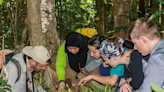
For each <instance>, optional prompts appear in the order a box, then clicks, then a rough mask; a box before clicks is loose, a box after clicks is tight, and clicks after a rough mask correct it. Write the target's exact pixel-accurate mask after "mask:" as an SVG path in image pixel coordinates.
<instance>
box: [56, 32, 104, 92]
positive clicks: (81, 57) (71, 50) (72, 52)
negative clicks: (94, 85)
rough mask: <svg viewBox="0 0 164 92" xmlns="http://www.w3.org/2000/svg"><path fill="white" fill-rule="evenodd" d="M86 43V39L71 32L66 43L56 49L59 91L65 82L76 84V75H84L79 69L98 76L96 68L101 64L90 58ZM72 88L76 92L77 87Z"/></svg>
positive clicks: (98, 60)
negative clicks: (80, 73) (69, 81)
mask: <svg viewBox="0 0 164 92" xmlns="http://www.w3.org/2000/svg"><path fill="white" fill-rule="evenodd" d="M87 42H88V38H87V37H85V36H83V35H81V34H80V33H77V32H71V33H69V34H68V35H67V36H66V41H65V42H63V44H62V45H61V47H60V48H59V49H58V53H57V59H56V73H57V77H58V84H59V85H58V89H59V90H61V89H64V88H65V84H66V83H65V82H67V80H71V83H78V79H77V74H78V73H79V72H82V73H85V71H84V70H82V69H81V68H84V69H86V70H87V71H88V72H90V73H93V74H99V71H98V68H99V67H98V66H99V65H100V64H101V63H102V60H101V59H97V60H96V59H94V58H93V57H91V56H90V51H89V50H88V47H87ZM70 88H71V87H70ZM74 88H75V90H76V92H78V90H79V88H78V85H76V86H75V87H74Z"/></svg>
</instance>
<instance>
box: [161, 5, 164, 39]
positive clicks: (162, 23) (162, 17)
mask: <svg viewBox="0 0 164 92" xmlns="http://www.w3.org/2000/svg"><path fill="white" fill-rule="evenodd" d="M162 10H163V11H164V5H163V4H162ZM161 25H162V30H164V14H163V13H162V14H161ZM162 36H163V39H164V33H162Z"/></svg>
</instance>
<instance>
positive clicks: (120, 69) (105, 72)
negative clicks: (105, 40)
mask: <svg viewBox="0 0 164 92" xmlns="http://www.w3.org/2000/svg"><path fill="white" fill-rule="evenodd" d="M108 68H109V67H104V66H103V65H102V64H101V65H100V66H99V71H100V75H101V76H110V75H111V77H112V76H113V75H114V74H115V75H118V76H123V75H124V65H118V66H117V67H116V68H111V69H110V74H109V72H108V70H107V69H108Z"/></svg>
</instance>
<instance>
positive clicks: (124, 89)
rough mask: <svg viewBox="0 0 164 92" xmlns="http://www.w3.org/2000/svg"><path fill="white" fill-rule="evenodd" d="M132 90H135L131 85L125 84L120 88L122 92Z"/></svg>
mask: <svg viewBox="0 0 164 92" xmlns="http://www.w3.org/2000/svg"><path fill="white" fill-rule="evenodd" d="M131 89H133V88H132V87H131V86H130V85H129V83H126V82H124V84H123V85H122V86H121V87H120V92H132V91H131Z"/></svg>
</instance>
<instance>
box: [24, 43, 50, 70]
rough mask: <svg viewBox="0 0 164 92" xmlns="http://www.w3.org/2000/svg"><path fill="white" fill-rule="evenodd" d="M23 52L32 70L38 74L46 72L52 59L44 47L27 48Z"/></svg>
mask: <svg viewBox="0 0 164 92" xmlns="http://www.w3.org/2000/svg"><path fill="white" fill-rule="evenodd" d="M22 52H23V53H24V54H25V55H26V56H27V58H28V63H29V65H30V68H31V69H33V70H34V71H36V72H38V71H40V70H45V69H46V66H47V64H48V62H49V61H50V58H51V56H50V54H49V52H48V50H47V49H46V48H45V47H44V46H34V47H33V46H26V47H24V48H23V50H22Z"/></svg>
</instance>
